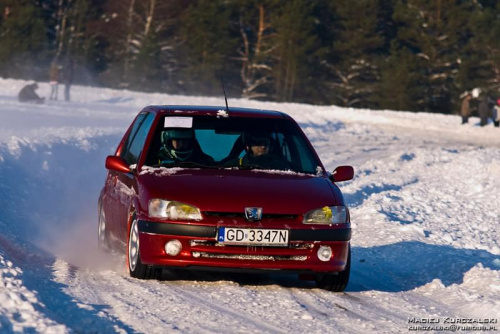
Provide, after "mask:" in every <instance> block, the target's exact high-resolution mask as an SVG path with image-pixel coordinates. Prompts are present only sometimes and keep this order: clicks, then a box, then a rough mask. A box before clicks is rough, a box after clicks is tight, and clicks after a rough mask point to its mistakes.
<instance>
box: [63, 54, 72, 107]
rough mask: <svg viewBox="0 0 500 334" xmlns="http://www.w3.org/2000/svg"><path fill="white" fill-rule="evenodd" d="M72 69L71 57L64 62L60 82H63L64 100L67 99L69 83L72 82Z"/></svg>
mask: <svg viewBox="0 0 500 334" xmlns="http://www.w3.org/2000/svg"><path fill="white" fill-rule="evenodd" d="M73 70H74V64H73V59H69V60H68V61H67V62H66V66H64V68H63V75H62V82H63V83H64V101H69V100H70V98H69V91H70V89H71V85H72V84H73Z"/></svg>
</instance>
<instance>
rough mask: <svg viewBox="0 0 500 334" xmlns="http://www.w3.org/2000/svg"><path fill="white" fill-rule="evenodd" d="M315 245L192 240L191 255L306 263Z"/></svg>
mask: <svg viewBox="0 0 500 334" xmlns="http://www.w3.org/2000/svg"><path fill="white" fill-rule="evenodd" d="M313 247H314V245H313V244H312V243H291V244H290V246H289V247H265V246H232V245H223V244H220V243H218V242H217V241H211V240H192V241H191V252H192V253H191V254H192V255H193V257H196V258H210V259H231V260H242V261H245V260H250V261H306V260H307V258H308V256H309V255H310V253H311V251H312V249H313Z"/></svg>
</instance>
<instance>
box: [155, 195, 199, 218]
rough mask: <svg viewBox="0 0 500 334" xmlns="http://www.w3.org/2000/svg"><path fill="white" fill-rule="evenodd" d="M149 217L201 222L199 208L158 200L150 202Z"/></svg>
mask: <svg viewBox="0 0 500 334" xmlns="http://www.w3.org/2000/svg"><path fill="white" fill-rule="evenodd" d="M149 216H150V217H155V218H166V219H172V220H201V212H200V209H198V208H197V207H194V206H191V205H189V204H184V203H181V202H177V201H166V200H163V199H158V198H154V199H151V200H150V201H149Z"/></svg>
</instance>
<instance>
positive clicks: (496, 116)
mask: <svg viewBox="0 0 500 334" xmlns="http://www.w3.org/2000/svg"><path fill="white" fill-rule="evenodd" d="M493 124H495V127H497V128H498V127H499V126H500V99H498V100H497V104H496V106H494V107H493Z"/></svg>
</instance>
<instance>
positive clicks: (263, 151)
mask: <svg viewBox="0 0 500 334" xmlns="http://www.w3.org/2000/svg"><path fill="white" fill-rule="evenodd" d="M243 144H244V146H245V151H246V153H245V155H244V156H243V157H242V158H236V159H233V160H230V161H229V162H228V163H227V164H226V166H228V167H239V166H249V167H252V166H256V167H262V168H266V169H278V170H288V169H290V164H289V163H288V161H286V160H285V159H284V158H283V157H281V156H278V155H276V154H274V153H272V152H271V147H272V144H273V139H272V136H271V135H270V134H269V133H266V132H260V131H258V132H257V131H256V132H248V133H245V134H243Z"/></svg>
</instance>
